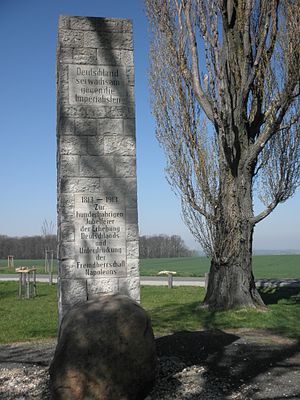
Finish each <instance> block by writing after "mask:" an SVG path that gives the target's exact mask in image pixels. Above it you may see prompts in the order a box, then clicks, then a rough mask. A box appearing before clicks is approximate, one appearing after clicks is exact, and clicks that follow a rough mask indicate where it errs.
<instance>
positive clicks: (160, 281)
mask: <svg viewBox="0 0 300 400" xmlns="http://www.w3.org/2000/svg"><path fill="white" fill-rule="evenodd" d="M18 279H19V277H18V275H16V274H0V281H17V280H18ZM36 279H37V281H38V282H49V277H48V275H37V277H36ZM53 282H54V283H56V282H57V277H56V276H54V277H53ZM141 285H151V286H162V285H165V286H167V285H168V278H167V277H165V276H141ZM173 285H174V286H200V287H204V286H205V278H191V277H190V278H187V277H174V278H173ZM256 286H263V287H267V286H271V287H283V286H286V287H300V279H257V280H256Z"/></svg>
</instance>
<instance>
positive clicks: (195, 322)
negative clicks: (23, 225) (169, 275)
mask: <svg viewBox="0 0 300 400" xmlns="http://www.w3.org/2000/svg"><path fill="white" fill-rule="evenodd" d="M17 287H18V286H17V282H0V343H10V342H16V341H25V340H32V339H41V338H49V337H54V336H56V333H57V300H56V285H53V286H49V285H47V284H42V283H38V286H37V289H38V297H36V298H35V299H30V300H20V299H19V298H18V297H17ZM262 296H263V298H264V301H265V303H266V304H267V305H268V309H267V311H265V312H261V311H255V310H250V311H249V310H248V311H247V310H238V311H231V312H210V311H208V310H205V309H201V308H199V307H197V306H199V304H200V301H201V300H202V299H203V297H204V289H203V288H199V287H175V288H173V289H168V288H166V287H162V286H155V287H153V286H143V287H142V290H141V303H142V306H143V307H144V308H145V309H146V310H148V312H149V314H150V316H151V319H152V324H153V329H154V332H155V335H157V336H159V335H163V334H166V333H171V332H176V331H180V330H199V329H212V328H218V329H224V330H226V329H233V328H253V329H267V330H270V331H271V332H272V333H277V334H281V335H284V336H287V337H300V319H299V315H300V288H297V289H286V288H285V289H284V288H279V289H272V290H270V289H264V291H263V292H262Z"/></svg>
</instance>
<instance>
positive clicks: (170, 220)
mask: <svg viewBox="0 0 300 400" xmlns="http://www.w3.org/2000/svg"><path fill="white" fill-rule="evenodd" d="M60 14H62V15H84V16H99V17H122V18H130V19H132V20H133V26H134V42H135V80H136V81H135V90H136V121H137V163H138V203H139V226H140V233H141V234H143V235H144V234H156V233H166V234H179V235H181V236H182V237H183V238H184V240H185V241H186V243H187V244H188V245H189V246H190V247H191V248H199V246H198V245H197V243H196V242H194V240H193V238H192V236H191V234H190V233H189V232H188V230H187V228H186V227H185V225H184V224H183V222H182V220H181V217H180V201H179V198H177V197H176V196H175V195H174V193H173V192H172V190H171V188H170V187H169V185H168V183H167V182H166V179H165V174H164V166H165V161H164V156H163V153H162V150H161V149H160V147H159V146H158V144H157V141H156V139H155V125H154V120H153V118H152V116H151V113H150V105H149V91H148V83H147V65H148V53H147V51H148V31H147V29H148V28H147V20H146V17H145V14H144V11H143V1H142V0H112V1H104V0H46V1H41V0H26V1H25V0H1V1H0V37H1V39H0V52H1V63H0V76H1V95H0V109H1V118H0V134H1V152H0V171H1V188H2V190H1V198H0V204H1V207H0V234H6V235H9V236H22V235H34V234H40V233H41V226H42V223H43V220H44V219H47V220H48V221H53V222H55V221H56V98H55V96H56V88H55V63H56V59H55V58H56V38H57V21H58V16H59V15H60ZM299 204H300V193H299V190H298V192H297V194H296V196H295V197H294V198H293V199H291V200H289V201H288V202H287V203H286V204H284V205H281V206H279V207H278V209H277V210H276V211H275V212H274V213H273V214H272V215H271V216H270V217H269V218H268V219H267V220H265V221H263V222H261V223H260V224H259V226H258V227H257V228H256V231H255V238H254V247H255V248H258V249H291V248H300V212H299Z"/></svg>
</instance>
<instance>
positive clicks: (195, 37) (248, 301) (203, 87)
mask: <svg viewBox="0 0 300 400" xmlns="http://www.w3.org/2000/svg"><path fill="white" fill-rule="evenodd" d="M146 8H147V14H148V19H149V22H150V26H151V48H150V73H149V77H150V79H149V80H150V87H151V92H152V110H153V114H154V116H155V119H156V134H157V138H158V140H159V142H160V144H161V145H162V147H163V149H164V151H165V154H166V157H167V175H168V180H169V182H170V184H171V185H172V187H173V188H174V189H175V190H176V191H177V192H179V193H180V196H181V200H182V205H183V215H184V219H185V221H186V223H187V225H188V226H189V228H190V230H191V232H192V233H193V235H194V236H195V237H196V239H197V240H198V241H199V242H200V244H201V245H202V247H203V248H204V250H205V251H206V253H207V254H208V255H210V256H211V259H212V261H211V269H210V278H209V284H208V290H207V294H206V298H205V301H204V303H205V304H206V305H207V306H209V307H211V308H233V307H236V306H250V307H255V306H262V305H263V302H262V300H261V298H260V296H259V294H258V292H257V290H256V288H255V283H254V277H253V273H252V241H253V232H254V227H255V225H256V224H257V223H258V222H260V221H261V220H263V219H264V218H266V217H267V216H268V215H269V214H270V213H271V212H272V211H273V210H274V209H275V207H276V206H277V205H278V204H279V203H282V202H284V201H286V200H287V199H288V198H289V197H291V196H292V195H293V194H294V193H295V190H296V188H297V186H298V185H299V182H300V131H299V117H300V110H299V90H300V89H299V80H300V77H299V71H300V64H299V37H300V2H299V0H295V1H280V0H270V1H267V0H261V1H259V0H244V1H237V0H236V1H231V0H228V1H221V0H219V1H217V0H210V1H208V0H167V1H166V0H146ZM254 190H257V192H258V197H259V198H260V199H261V201H262V202H263V204H264V205H265V209H264V210H263V211H261V212H260V213H258V214H257V215H255V214H254V211H253V192H254Z"/></svg>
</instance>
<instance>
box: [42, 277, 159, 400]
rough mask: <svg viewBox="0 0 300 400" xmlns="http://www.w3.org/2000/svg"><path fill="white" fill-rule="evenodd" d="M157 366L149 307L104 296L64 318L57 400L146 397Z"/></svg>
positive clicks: (55, 364)
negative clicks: (144, 308) (145, 307)
mask: <svg viewBox="0 0 300 400" xmlns="http://www.w3.org/2000/svg"><path fill="white" fill-rule="evenodd" d="M122 283H124V284H125V281H124V282H122ZM126 286H127V285H126V284H125V285H124V287H126ZM126 290H127V289H126ZM156 368H157V356H156V349H155V341H154V335H153V331H152V326H151V320H150V318H149V316H148V315H147V313H146V311H145V310H143V309H142V307H141V306H139V305H138V304H137V303H136V302H134V301H133V300H131V299H130V298H128V297H127V296H121V295H113V296H109V295H107V296H102V297H101V298H98V299H95V300H90V301H87V302H85V303H83V304H79V305H77V306H75V307H74V308H73V309H72V310H70V311H69V312H68V313H67V314H66V315H65V317H64V318H63V321H62V324H61V329H60V334H59V338H58V345H57V348H56V351H55V355H54V359H53V361H52V363H51V366H50V371H49V372H50V387H51V392H52V399H53V400H82V399H86V400H87V399H89V400H98V399H103V400H104V399H105V400H121V399H122V400H140V399H144V398H145V397H146V396H147V394H148V393H149V391H150V390H151V388H152V386H153V383H154V379H155V376H156Z"/></svg>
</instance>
